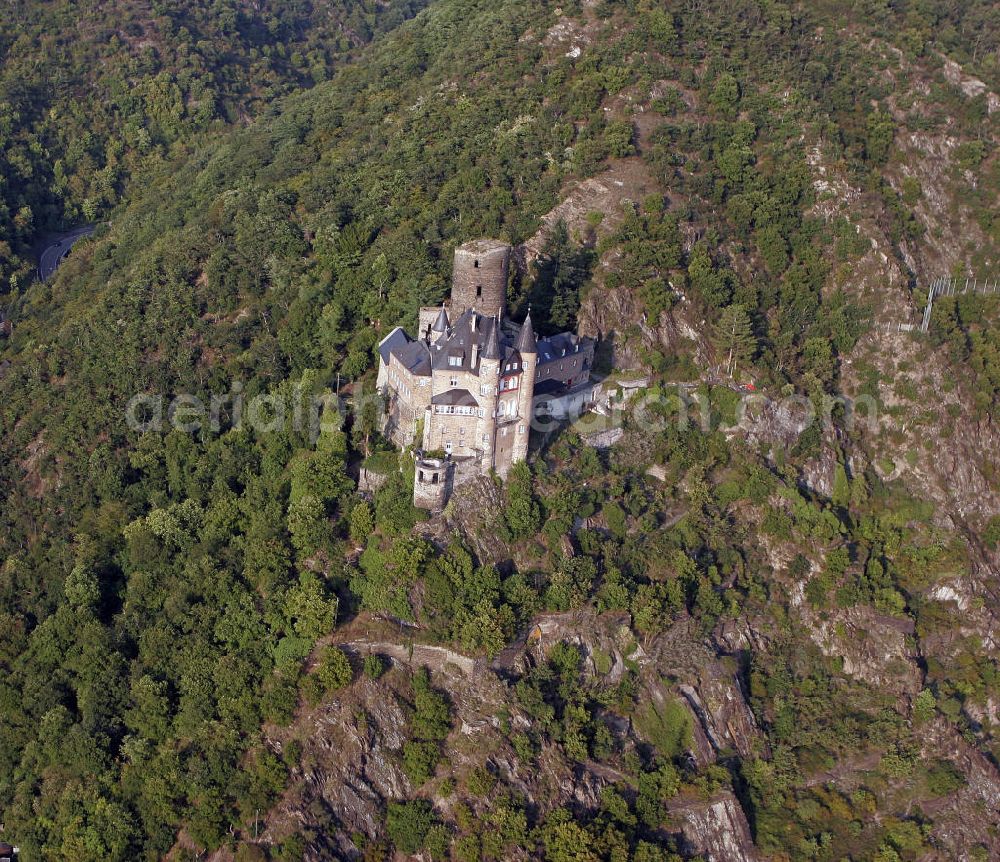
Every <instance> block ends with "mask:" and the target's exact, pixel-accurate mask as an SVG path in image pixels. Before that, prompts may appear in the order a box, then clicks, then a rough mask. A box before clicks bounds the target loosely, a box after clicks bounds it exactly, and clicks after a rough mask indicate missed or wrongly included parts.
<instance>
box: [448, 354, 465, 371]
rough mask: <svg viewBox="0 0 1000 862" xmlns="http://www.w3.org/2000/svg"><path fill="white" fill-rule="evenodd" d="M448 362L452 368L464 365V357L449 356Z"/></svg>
mask: <svg viewBox="0 0 1000 862" xmlns="http://www.w3.org/2000/svg"><path fill="white" fill-rule="evenodd" d="M448 364H449V365H450V366H451V367H452V368H459V367H461V365H462V357H461V356H449V357H448Z"/></svg>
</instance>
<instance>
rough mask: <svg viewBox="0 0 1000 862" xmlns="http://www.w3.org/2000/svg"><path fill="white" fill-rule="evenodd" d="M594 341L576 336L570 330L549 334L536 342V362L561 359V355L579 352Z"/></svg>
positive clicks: (541, 363) (542, 362)
mask: <svg viewBox="0 0 1000 862" xmlns="http://www.w3.org/2000/svg"><path fill="white" fill-rule="evenodd" d="M594 343H595V342H594V339H592V338H577V337H576V336H575V335H573V334H572V333H570V332H560V333H559V334H558V335H550V336H549V337H548V338H543V339H542V340H541V341H539V342H538V364H539V365H544V364H545V363H546V362H554V361H555V360H557V359H562V358H563V356H572V355H574V354H575V353H581V352H583V351H585V350H588V349H589V348H590V347H591V346H592V345H593V344H594Z"/></svg>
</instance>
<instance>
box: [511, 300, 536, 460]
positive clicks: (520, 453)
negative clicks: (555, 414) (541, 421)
mask: <svg viewBox="0 0 1000 862" xmlns="http://www.w3.org/2000/svg"><path fill="white" fill-rule="evenodd" d="M516 349H517V352H518V353H519V354H520V356H521V386H520V389H519V391H518V402H517V413H518V416H520V417H521V421H520V422H519V423H518V426H517V431H516V433H517V436H516V437H515V438H514V450H513V452H512V454H511V459H510V460H511V463H512V464H516V463H517V462H518V461H527V460H528V443H529V442H530V438H531V425H532V422H533V421H534V419H535V380H536V378H537V374H538V343H537V341H536V340H535V330H534V328H533V326H532V323H531V309H530V308H529V309H528V315H527V317H525V318H524V323H523V324H522V325H521V331H520V333H518V338H517V347H516Z"/></svg>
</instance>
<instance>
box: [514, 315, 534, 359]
mask: <svg viewBox="0 0 1000 862" xmlns="http://www.w3.org/2000/svg"><path fill="white" fill-rule="evenodd" d="M517 350H518V352H519V353H537V352H538V342H536V341H535V331H534V329H532V328H531V309H530V308H529V309H528V314H527V316H526V317H525V318H524V323H522V324H521V331H520V332H519V333H518V336H517Z"/></svg>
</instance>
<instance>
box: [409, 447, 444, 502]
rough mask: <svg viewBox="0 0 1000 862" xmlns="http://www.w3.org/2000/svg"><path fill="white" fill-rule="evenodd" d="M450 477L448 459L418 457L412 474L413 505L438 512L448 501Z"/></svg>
mask: <svg viewBox="0 0 1000 862" xmlns="http://www.w3.org/2000/svg"><path fill="white" fill-rule="evenodd" d="M450 478H451V462H450V461H447V460H442V459H441V458H423V457H418V458H417V463H416V469H415V471H414V476H413V505H414V506H416V507H417V508H418V509H428V510H429V511H431V512H440V511H441V510H442V509H443V508H444V507H445V504H446V503H447V502H448V490H449V486H450V484H451V483H450Z"/></svg>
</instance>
